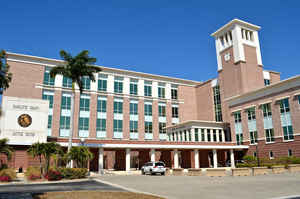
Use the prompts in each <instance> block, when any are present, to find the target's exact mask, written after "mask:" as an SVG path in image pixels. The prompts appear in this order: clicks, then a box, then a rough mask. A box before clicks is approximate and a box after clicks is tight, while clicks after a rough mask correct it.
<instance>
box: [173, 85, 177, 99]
mask: <svg viewBox="0 0 300 199" xmlns="http://www.w3.org/2000/svg"><path fill="white" fill-rule="evenodd" d="M171 99H173V100H177V99H178V90H177V86H176V85H171Z"/></svg>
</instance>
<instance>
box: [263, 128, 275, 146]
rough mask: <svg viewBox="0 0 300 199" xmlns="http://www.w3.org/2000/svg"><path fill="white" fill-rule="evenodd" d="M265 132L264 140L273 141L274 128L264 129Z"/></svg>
mask: <svg viewBox="0 0 300 199" xmlns="http://www.w3.org/2000/svg"><path fill="white" fill-rule="evenodd" d="M265 134H266V142H267V143H269V142H274V141H275V138H274V129H265Z"/></svg>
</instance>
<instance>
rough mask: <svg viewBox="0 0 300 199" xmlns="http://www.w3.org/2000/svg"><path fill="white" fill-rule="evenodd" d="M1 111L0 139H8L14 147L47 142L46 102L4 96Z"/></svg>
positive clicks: (47, 106) (47, 104) (47, 110)
mask: <svg viewBox="0 0 300 199" xmlns="http://www.w3.org/2000/svg"><path fill="white" fill-rule="evenodd" d="M2 110H3V115H2V117H1V118H0V139H2V138H8V139H9V144H15V145H31V144H32V143H35V142H46V141H47V131H48V130H47V123H48V112H49V102H48V101H47V100H39V99H25V98H16V97H7V96H4V97H3V104H2Z"/></svg>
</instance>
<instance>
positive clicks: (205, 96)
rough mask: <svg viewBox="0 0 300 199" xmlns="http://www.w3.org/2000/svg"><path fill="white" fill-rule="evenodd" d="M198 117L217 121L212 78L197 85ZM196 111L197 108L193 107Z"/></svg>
mask: <svg viewBox="0 0 300 199" xmlns="http://www.w3.org/2000/svg"><path fill="white" fill-rule="evenodd" d="M196 99H197V106H196V107H195V108H197V119H198V120H205V121H215V111H214V96H213V88H212V87H211V80H210V81H207V82H205V83H203V84H201V85H199V86H197V87H196ZM193 110H194V111H195V109H193Z"/></svg>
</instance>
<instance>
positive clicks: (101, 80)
mask: <svg viewBox="0 0 300 199" xmlns="http://www.w3.org/2000/svg"><path fill="white" fill-rule="evenodd" d="M98 91H107V75H104V74H99V75H98Z"/></svg>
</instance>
